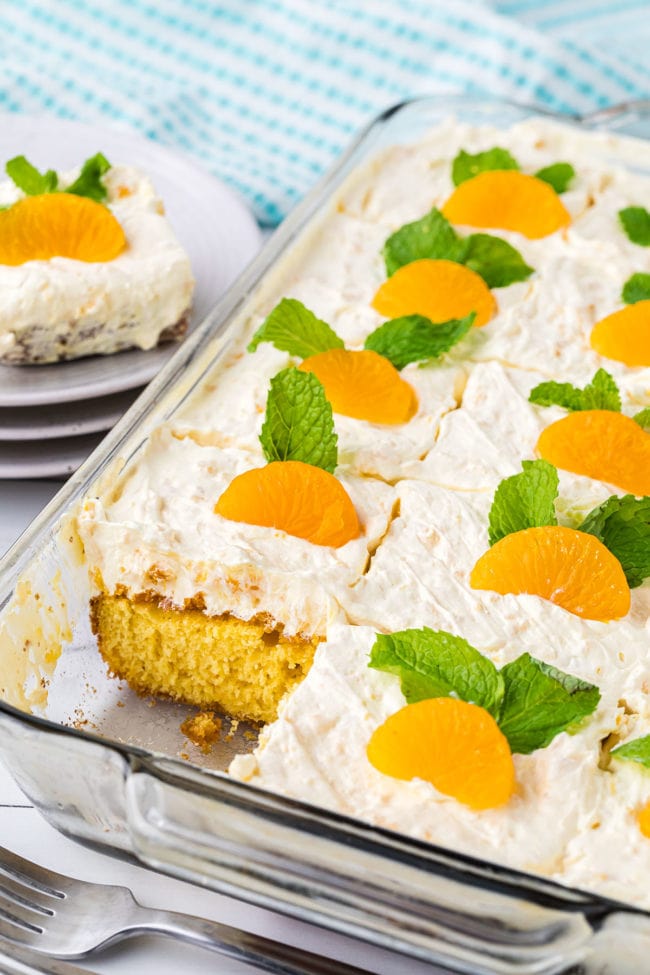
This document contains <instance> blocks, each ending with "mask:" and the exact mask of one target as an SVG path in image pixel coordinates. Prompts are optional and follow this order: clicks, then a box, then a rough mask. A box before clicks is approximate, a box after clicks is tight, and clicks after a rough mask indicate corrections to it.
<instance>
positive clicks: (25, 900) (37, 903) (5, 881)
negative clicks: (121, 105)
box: [0, 873, 61, 917]
mask: <svg viewBox="0 0 650 975" xmlns="http://www.w3.org/2000/svg"><path fill="white" fill-rule="evenodd" d="M3 899H4V900H7V901H11V902H12V903H13V904H19V905H20V906H21V907H25V908H27V909H28V910H32V911H34V912H35V913H36V914H40V915H45V916H47V917H53V916H54V908H56V907H57V906H58V904H59V903H61V902H60V901H58V900H54V899H53V898H52V897H50V896H48V895H47V894H42V893H41V892H40V890H35V888H33V887H25V886H24V885H23V884H18V883H16V881H14V880H12V879H10V878H9V877H5V876H3V875H2V873H0V902H1V901H2V900H3ZM5 909H8V910H10V908H5Z"/></svg>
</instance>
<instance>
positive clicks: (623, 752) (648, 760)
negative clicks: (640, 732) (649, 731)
mask: <svg viewBox="0 0 650 975" xmlns="http://www.w3.org/2000/svg"><path fill="white" fill-rule="evenodd" d="M610 755H611V756H612V758H622V759H624V760H625V761H629V762H638V763H639V765H643V766H644V768H650V735H644V737H643V738H634V739H633V740H632V741H626V742H625V744H624V745H619V746H618V748H613V749H612V750H611V752H610Z"/></svg>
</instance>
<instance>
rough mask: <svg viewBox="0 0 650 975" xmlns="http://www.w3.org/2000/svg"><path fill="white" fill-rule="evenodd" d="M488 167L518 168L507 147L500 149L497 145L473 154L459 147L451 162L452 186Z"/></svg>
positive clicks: (488, 168)
mask: <svg viewBox="0 0 650 975" xmlns="http://www.w3.org/2000/svg"><path fill="white" fill-rule="evenodd" d="M490 169H519V163H518V162H517V160H516V159H515V158H514V157H513V156H512V155H511V154H510V153H509V152H508V150H507V149H501V148H499V146H495V147H494V148H493V149H486V150H485V152H477V153H475V154H474V155H471V154H470V153H469V152H465V150H464V149H461V150H460V152H459V153H458V155H457V156H456V158H455V159H454V161H453V163H452V164H451V178H452V180H453V183H454V186H459V185H460V183H464V182H465V180H466V179H472V177H473V176H478V174H479V173H485V172H487V171H488V170H490Z"/></svg>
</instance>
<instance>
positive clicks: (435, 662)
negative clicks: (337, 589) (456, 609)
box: [368, 627, 600, 755]
mask: <svg viewBox="0 0 650 975" xmlns="http://www.w3.org/2000/svg"><path fill="white" fill-rule="evenodd" d="M368 666H369V667H372V668H373V669H374V670H381V671H385V672H387V673H389V674H394V675H396V676H397V677H398V678H399V680H400V684H401V688H402V693H403V694H404V696H405V698H406V700H407V702H408V703H409V704H413V703H415V702H417V701H422V700H426V699H427V698H433V697H458V698H460V699H461V700H463V701H468V702H471V703H473V704H478V705H479V706H480V707H483V708H485V709H486V711H489V712H490V714H492V716H493V717H494V718H495V720H496V721H497V723H498V724H499V727H500V728H501V731H502V732H503V734H504V735H505V736H506V738H507V739H508V742H509V743H510V748H511V749H512V751H513V752H519V753H520V754H524V755H527V754H529V753H530V752H533V751H536V749H538V748H545V747H546V746H547V745H548V744H550V742H551V741H552V740H553V738H555V737H556V735H558V734H560V732H562V731H566V730H572V729H573V728H574V727H576V726H577V725H578V724H579V722H581V721H582V720H583V719H584V718H585V717H587V715H589V714H591V713H592V712H593V711H594V710H595V709H596V707H597V706H598V702H599V700H600V692H599V690H598V688H597V687H595V686H594V685H593V684H588V683H586V682H585V681H582V680H580V679H579V678H577V677H574V676H573V675H571V674H566V673H563V672H562V671H561V670H557V669H556V668H555V667H551V666H549V665H548V664H545V663H543V662H542V661H541V660H537V659H536V658H535V657H531V656H530V654H528V653H524V654H522V655H521V656H520V657H518V658H517V659H516V660H514V661H513V662H512V663H510V664H506V666H505V667H503V668H502V669H501V670H498V669H497V668H496V667H495V665H494V664H493V663H492V661H491V660H489V658H487V657H484V656H483V654H481V653H480V652H479V651H478V650H476V649H475V648H474V647H472V646H471V644H469V643H468V642H467V641H466V640H464V639H462V637H458V636H454V635H453V634H451V633H447V632H446V631H444V630H431V629H429V627H423V628H422V629H419V630H418V629H410V630H402V631H400V632H398V633H391V634H378V635H377V639H376V640H375V643H374V645H373V647H372V650H371V652H370V660H369V664H368Z"/></svg>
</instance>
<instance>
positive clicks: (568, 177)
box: [535, 162, 576, 193]
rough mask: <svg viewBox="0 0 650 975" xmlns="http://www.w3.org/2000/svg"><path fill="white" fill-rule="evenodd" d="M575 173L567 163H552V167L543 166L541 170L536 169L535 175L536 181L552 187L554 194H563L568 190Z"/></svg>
mask: <svg viewBox="0 0 650 975" xmlns="http://www.w3.org/2000/svg"><path fill="white" fill-rule="evenodd" d="M575 175H576V171H575V169H574V168H573V166H572V165H571V163H567V162H559V163H553V165H552V166H544V168H543V169H538V170H537V172H536V173H535V176H536V177H537V179H541V180H543V181H544V182H545V183H548V184H549V186H552V187H553V189H554V190H555V192H556V193H564V192H565V191H566V190H568V188H569V185H570V183H571V181H572V180H573V179H575Z"/></svg>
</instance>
